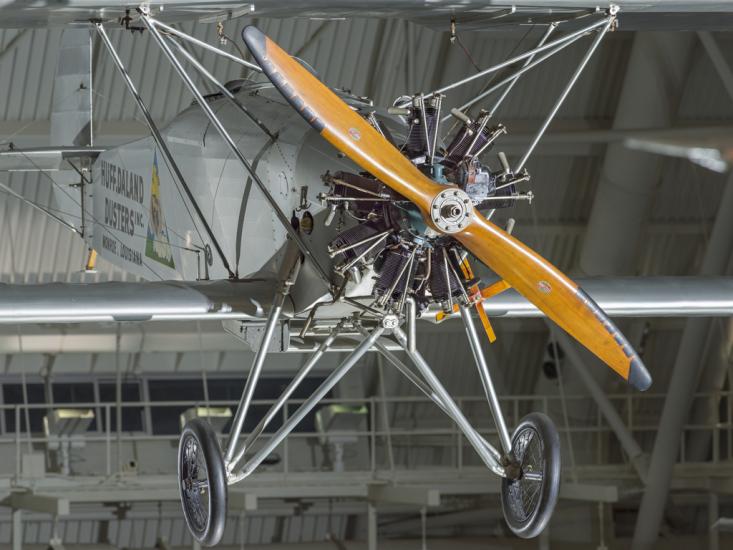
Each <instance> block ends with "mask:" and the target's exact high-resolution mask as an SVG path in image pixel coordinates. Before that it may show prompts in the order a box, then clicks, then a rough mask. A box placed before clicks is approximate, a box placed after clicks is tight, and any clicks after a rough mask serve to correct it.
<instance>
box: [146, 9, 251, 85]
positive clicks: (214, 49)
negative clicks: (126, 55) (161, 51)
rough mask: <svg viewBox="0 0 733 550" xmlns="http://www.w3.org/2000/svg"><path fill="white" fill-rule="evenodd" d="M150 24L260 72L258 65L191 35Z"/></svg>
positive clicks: (157, 22)
mask: <svg viewBox="0 0 733 550" xmlns="http://www.w3.org/2000/svg"><path fill="white" fill-rule="evenodd" d="M150 22H151V23H152V24H154V25H155V26H156V27H160V28H161V29H163V30H164V31H165V32H167V33H170V34H172V35H175V36H177V37H178V38H181V39H183V40H186V41H188V42H190V43H191V44H195V45H196V46H200V47H201V48H204V49H205V50H209V51H210V52H213V53H215V54H216V55H220V56H222V57H225V58H227V59H228V60H229V61H233V62H234V63H237V64H239V65H242V66H243V67H247V68H248V69H252V70H253V71H257V72H258V73H261V72H262V69H261V68H260V67H259V65H255V64H254V63H250V62H249V61H246V60H244V59H242V58H241V57H237V56H236V55H232V54H230V53H227V52H225V51H224V50H222V49H219V48H217V47H216V46H212V45H211V44H207V43H206V42H203V41H201V40H199V39H198V38H194V37H193V36H191V35H188V34H186V33H185V32H183V31H179V30H178V29H174V28H173V27H171V26H169V25H166V24H165V23H162V22H161V21H158V20H156V19H151V20H150Z"/></svg>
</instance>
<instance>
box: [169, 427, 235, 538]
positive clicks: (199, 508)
mask: <svg viewBox="0 0 733 550" xmlns="http://www.w3.org/2000/svg"><path fill="white" fill-rule="evenodd" d="M178 491H179V493H180V496H181V505H182V506H183V515H184V516H185V518H186V525H188V530H189V531H190V532H191V535H192V536H193V538H194V539H196V540H197V541H199V542H200V543H201V544H202V545H203V546H214V545H216V544H217V543H218V542H219V541H220V540H221V537H222V535H223V534H224V525H225V523H226V514H227V477H226V472H225V469H224V459H223V458H222V454H221V449H220V448H219V442H218V441H217V439H216V435H215V434H214V431H213V430H212V429H211V426H210V425H209V424H208V422H205V421H203V420H201V419H199V418H195V419H193V420H191V421H190V422H188V423H187V424H186V426H185V427H184V428H183V432H182V433H181V439H180V440H179V443H178Z"/></svg>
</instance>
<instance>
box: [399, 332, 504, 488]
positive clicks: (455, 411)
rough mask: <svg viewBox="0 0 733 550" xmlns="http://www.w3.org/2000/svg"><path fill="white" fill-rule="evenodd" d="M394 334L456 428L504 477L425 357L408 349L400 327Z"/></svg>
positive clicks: (487, 464)
mask: <svg viewBox="0 0 733 550" xmlns="http://www.w3.org/2000/svg"><path fill="white" fill-rule="evenodd" d="M394 335H395V337H396V338H397V342H398V343H399V344H400V345H401V346H402V347H403V348H405V351H407V355H408V357H409V358H410V360H411V361H412V363H413V364H414V365H415V367H416V368H417V370H418V371H420V374H421V375H422V377H423V378H424V379H425V381H426V382H427V384H428V386H430V388H431V389H432V390H433V392H435V394H436V395H437V396H438V398H439V399H440V401H441V402H442V403H443V405H444V406H445V408H446V409H448V411H449V414H450V416H451V418H453V421H454V422H455V423H456V424H458V428H459V429H460V430H461V431H462V432H463V435H465V436H466V439H468V442H469V443H470V444H471V446H472V447H473V448H474V450H475V451H476V452H477V453H478V455H479V457H480V458H481V460H482V461H483V462H484V464H486V466H487V467H488V468H489V469H490V470H491V471H492V472H494V473H495V474H497V475H499V476H502V477H506V472H505V471H504V468H503V467H502V466H501V464H499V463H498V461H497V460H496V458H494V456H493V455H492V454H491V452H489V451H488V450H487V449H486V446H485V445H484V444H483V442H482V439H481V437H479V435H478V434H477V433H476V430H474V429H473V426H471V423H470V422H469V421H468V419H467V418H466V417H465V416H464V415H463V413H462V412H461V409H459V408H458V405H456V403H455V401H453V399H452V398H451V396H450V394H449V393H448V391H447V390H446V389H445V388H444V387H443V384H441V383H440V380H438V377H437V376H435V374H434V373H433V371H432V369H431V368H430V366H429V365H428V364H427V362H426V361H425V359H423V357H422V355H421V354H420V352H418V351H414V352H411V351H409V349H408V345H407V336H406V335H405V333H404V332H402V330H401V329H399V328H397V329H394Z"/></svg>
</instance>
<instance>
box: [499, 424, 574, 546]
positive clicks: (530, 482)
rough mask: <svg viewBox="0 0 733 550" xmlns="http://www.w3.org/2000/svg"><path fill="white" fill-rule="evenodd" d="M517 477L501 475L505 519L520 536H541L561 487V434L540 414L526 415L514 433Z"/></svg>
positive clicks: (513, 449) (513, 441)
mask: <svg viewBox="0 0 733 550" xmlns="http://www.w3.org/2000/svg"><path fill="white" fill-rule="evenodd" d="M512 454H513V455H514V458H515V460H516V461H517V465H518V466H519V477H518V478H517V479H509V478H502V483H501V506H502V509H503V510H504V519H505V520H506V522H507V525H509V528H510V529H511V530H512V532H513V533H514V534H515V535H517V536H518V537H522V538H526V539H528V538H532V537H536V536H537V535H539V534H540V533H541V532H542V530H543V529H544V528H545V526H546V525H547V522H548V521H550V517H551V516H552V512H553V510H554V509H555V503H556V502H557V494H558V492H559V490H560V437H559V436H558V434H557V429H556V428H555V425H554V424H553V423H552V420H550V418H549V417H548V416H547V415H544V414H541V413H531V414H528V415H527V416H525V417H524V418H523V419H522V421H521V422H520V423H519V426H517V429H516V430H515V431H514V435H513V436H512Z"/></svg>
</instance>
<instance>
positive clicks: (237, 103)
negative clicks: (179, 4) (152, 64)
mask: <svg viewBox="0 0 733 550" xmlns="http://www.w3.org/2000/svg"><path fill="white" fill-rule="evenodd" d="M168 40H169V41H170V43H171V44H173V45H174V46H175V47H176V49H177V50H178V51H179V52H181V55H183V57H185V58H186V59H187V60H188V62H189V63H191V65H193V66H194V67H196V70H197V71H198V72H200V73H201V74H202V75H203V76H204V77H206V79H207V80H209V81H210V82H211V83H212V84H213V85H214V86H216V87H217V88H218V89H219V91H220V92H221V93H222V94H224V96H226V98H227V99H229V101H231V102H232V104H233V105H234V106H235V107H236V108H237V109H239V110H240V111H241V112H242V114H244V116H246V117H247V118H249V119H250V120H251V121H252V122H254V123H255V124H256V125H257V127H258V128H259V129H260V130H262V131H263V132H264V133H265V135H267V137H269V138H270V139H272V140H275V139H277V136H276V135H274V134H273V133H272V132H270V129H269V128H268V127H267V126H265V124H264V123H263V122H262V121H261V120H260V119H259V118H257V117H256V116H254V114H252V112H251V111H250V110H249V109H247V108H246V107H245V106H244V105H242V103H241V102H240V101H239V100H238V99H237V98H236V97H234V94H233V93H232V92H230V91H229V89H228V88H227V87H226V86H224V84H222V83H221V82H220V81H219V80H217V78H216V77H215V76H214V75H213V74H211V73H210V72H209V71H208V70H207V69H206V67H204V66H203V65H202V64H201V63H199V61H198V59H196V57H194V56H193V55H192V54H191V52H189V51H188V50H187V49H186V48H184V47H183V44H181V43H180V42H178V41H176V40H174V39H173V38H171V37H168Z"/></svg>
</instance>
